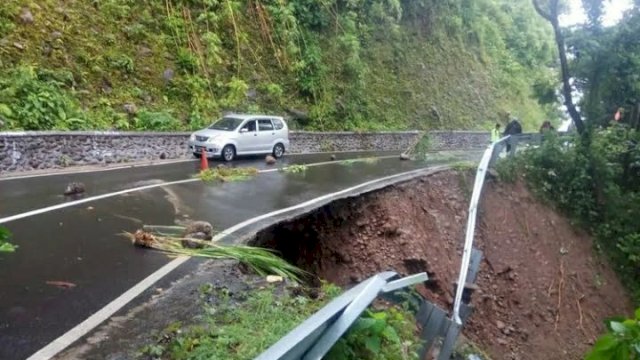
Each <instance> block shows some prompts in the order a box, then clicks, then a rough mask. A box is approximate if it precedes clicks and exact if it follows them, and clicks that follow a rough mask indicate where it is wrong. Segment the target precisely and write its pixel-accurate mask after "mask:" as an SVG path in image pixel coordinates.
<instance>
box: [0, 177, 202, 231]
mask: <svg viewBox="0 0 640 360" xmlns="http://www.w3.org/2000/svg"><path fill="white" fill-rule="evenodd" d="M195 181H200V179H186V180H178V181H170V182H163V183H160V184H152V185H146V186H139V187H135V188H131V189H125V190H120V191H116V192H112V193H108V194H102V195H97V196H92V197H88V198H85V199H80V200H75V201H69V202H66V203H62V204H57V205H52V206H47V207H44V208H40V209H36V210H31V211H27V212H23V213H21V214H16V215H11V216H7V217H4V218H1V219H0V224H4V223H8V222H10V221H15V220H19V219H24V218H26V217H30V216H34V215H39V214H44V213H46V212H50V211H55V210H60V209H64V208H67V207H70V206H75V205H79V204H84V203H88V202H91V201H96V200H100V199H106V198H110V197H114V196H118V195H123V194H127V193H130V192H135V191H142V190H148V189H153V188H157V187H161V186H168V185H177V184H186V183H190V182H195Z"/></svg>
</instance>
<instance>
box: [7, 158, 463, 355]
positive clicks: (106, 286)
mask: <svg viewBox="0 0 640 360" xmlns="http://www.w3.org/2000/svg"><path fill="white" fill-rule="evenodd" d="M354 155H355V154H354ZM370 155H371V154H362V153H359V154H357V156H370ZM341 156H343V157H347V156H348V155H346V154H342V155H341ZM327 157H328V155H326V154H324V155H313V156H311V155H309V156H301V157H290V158H289V160H287V161H288V162H289V163H310V162H314V161H324V160H326V158H327ZM471 157H472V158H473V156H471ZM449 161H450V160H449ZM262 163H263V161H262V160H245V161H241V162H239V163H238V164H239V165H240V166H262ZM195 164H197V162H195V161H194V162H185V163H177V164H173V165H163V166H153V167H144V168H132V169H123V170H112V171H104V172H96V173H83V174H74V175H71V174H69V175H57V176H47V177H34V178H28V179H21V180H5V181H0V204H2V211H1V212H0V214H1V215H0V217H2V216H6V215H14V214H16V213H19V212H23V211H28V210H33V209H35V208H38V207H42V206H47V205H51V204H57V203H60V202H63V201H66V200H65V198H63V197H60V196H59V195H58V194H59V193H60V191H61V190H60V189H63V188H64V186H65V185H66V183H67V182H69V181H83V182H85V184H86V185H87V187H88V190H89V193H90V194H89V195H92V196H93V195H96V194H100V193H107V192H110V191H114V190H121V189H124V188H131V187H135V186H137V185H138V184H140V183H141V182H142V183H148V182H149V181H153V180H155V181H158V180H162V181H171V180H179V179H185V178H188V177H189V176H190V175H191V174H193V173H194V172H195V170H196V165H195ZM431 165H433V163H429V162H413V161H400V160H398V159H397V158H395V157H394V158H388V159H381V160H379V161H377V162H375V163H370V162H357V163H350V164H345V163H338V162H336V163H332V164H327V165H323V166H315V167H309V168H308V169H307V170H306V171H305V172H302V173H295V174H294V173H284V172H269V173H261V174H260V175H258V176H257V177H255V178H253V179H250V180H248V181H244V182H230V183H212V184H206V183H202V182H199V181H198V182H191V183H185V184H177V185H171V186H162V187H157V188H153V189H149V190H145V191H137V192H132V193H128V194H124V195H119V196H114V197H109V198H106V199H102V200H98V201H94V202H91V203H86V204H81V205H76V206H70V207H66V208H63V209H60V210H56V211H52V212H46V213H43V214H40V215H36V216H31V217H27V218H24V219H20V220H16V221H12V222H9V223H7V224H4V226H7V227H8V228H9V230H10V231H11V232H12V233H13V235H14V236H13V242H14V243H16V244H17V245H18V246H19V248H18V251H17V252H15V253H13V254H2V255H0V359H21V358H26V357H27V356H29V355H30V354H32V353H34V352H35V351H36V350H38V349H39V348H41V347H42V346H44V345H46V344H47V343H49V342H50V341H52V340H53V339H55V338H57V337H58V336H60V335H61V334H62V333H64V332H65V331H67V330H68V329H70V328H72V327H73V326H75V325H76V324H78V323H79V322H81V321H82V320H84V319H86V318H87V317H88V316H89V315H91V314H92V313H94V312H95V311H97V310H98V309H100V308H102V307H103V306H105V305H106V304H107V303H109V302H110V301H111V300H112V299H114V298H115V297H117V296H118V295H120V294H121V293H123V292H124V291H126V290H127V289H129V288H130V287H132V286H133V285H135V284H136V283H138V282H139V281H140V280H141V279H143V278H145V277H146V276H148V275H149V274H151V273H153V272H154V271H155V270H157V269H158V268H160V267H161V266H162V265H164V264H166V263H167V262H168V261H170V259H169V258H167V257H166V256H165V255H162V254H160V253H157V252H153V251H150V250H144V249H139V248H135V247H133V246H132V245H131V243H130V242H129V240H128V239H126V238H125V237H123V236H121V233H122V232H124V231H129V232H133V231H135V230H136V229H137V228H139V227H140V226H141V225H142V224H157V225H170V224H175V223H181V222H183V221H187V220H190V219H194V220H207V221H210V222H211V223H212V224H213V225H214V227H215V228H216V229H220V230H222V229H226V228H229V227H230V226H233V225H235V224H237V223H239V222H242V221H244V220H246V219H250V218H252V217H255V216H258V215H261V214H264V213H268V212H270V211H274V210H277V209H282V208H286V207H289V206H292V205H296V204H299V203H301V202H304V201H307V200H310V199H313V198H316V197H318V196H321V195H324V194H327V193H332V192H336V191H340V190H342V189H345V188H348V187H351V186H354V185H357V184H360V183H363V182H366V181H369V180H373V179H377V178H381V177H384V176H387V175H391V174H396V173H401V172H405V171H410V170H414V169H418V168H424V167H428V166H431ZM227 241H229V242H234V241H235V240H234V238H233V237H229V238H228V239H227ZM48 281H66V282H70V283H73V284H74V285H75V286H74V287H72V288H68V289H62V288H59V287H56V286H52V285H48V284H47V282H48Z"/></svg>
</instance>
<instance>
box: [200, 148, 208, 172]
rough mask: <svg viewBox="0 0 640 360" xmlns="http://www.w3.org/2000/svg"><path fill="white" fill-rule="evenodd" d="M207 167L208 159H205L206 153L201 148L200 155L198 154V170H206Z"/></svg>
mask: <svg viewBox="0 0 640 360" xmlns="http://www.w3.org/2000/svg"><path fill="white" fill-rule="evenodd" d="M208 168H209V161H208V160H207V153H206V152H205V151H204V148H202V156H200V170H207V169H208Z"/></svg>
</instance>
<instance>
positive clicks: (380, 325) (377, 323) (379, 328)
mask: <svg viewBox="0 0 640 360" xmlns="http://www.w3.org/2000/svg"><path fill="white" fill-rule="evenodd" d="M385 328H387V322H386V321H384V320H377V319H376V320H374V323H373V326H372V327H371V332H372V333H374V334H376V335H381V334H382V332H383V331H384V329H385Z"/></svg>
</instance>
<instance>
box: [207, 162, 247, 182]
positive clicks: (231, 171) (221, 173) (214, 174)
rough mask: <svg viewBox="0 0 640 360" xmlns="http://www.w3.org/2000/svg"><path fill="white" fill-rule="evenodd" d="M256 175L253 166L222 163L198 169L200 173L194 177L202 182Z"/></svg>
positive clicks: (223, 180)
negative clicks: (210, 167) (234, 165)
mask: <svg viewBox="0 0 640 360" xmlns="http://www.w3.org/2000/svg"><path fill="white" fill-rule="evenodd" d="M256 175H258V169H256V168H254V167H237V168H232V167H227V166H224V165H219V166H218V167H216V168H214V169H206V170H202V171H200V173H199V174H198V175H196V177H197V178H199V179H200V180H202V181H204V182H213V181H221V182H231V181H243V180H248V179H250V178H252V177H254V176H256Z"/></svg>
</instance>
